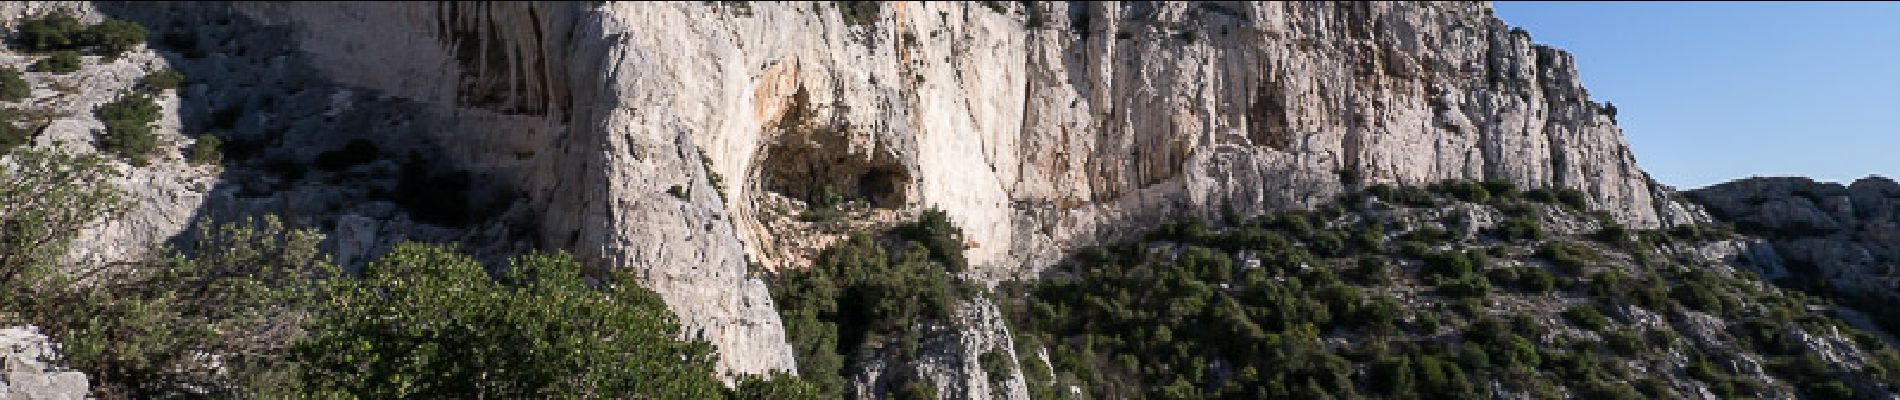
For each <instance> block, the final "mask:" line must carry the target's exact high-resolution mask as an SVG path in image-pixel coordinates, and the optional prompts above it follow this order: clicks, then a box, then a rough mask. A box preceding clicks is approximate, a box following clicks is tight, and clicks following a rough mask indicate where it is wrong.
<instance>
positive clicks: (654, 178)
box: [7, 2, 1700, 390]
mask: <svg viewBox="0 0 1900 400" xmlns="http://www.w3.org/2000/svg"><path fill="white" fill-rule="evenodd" d="M986 4H995V5H996V6H995V7H991V6H989V5H986ZM16 6H17V7H16ZM7 7H16V8H21V10H15V11H11V12H26V11H22V10H25V9H26V8H33V7H40V6H38V5H8V6H7ZM75 7H81V8H89V7H93V6H92V5H89V4H77V5H75ZM97 8H99V9H101V10H102V11H99V12H102V13H105V14H111V15H113V16H116V17H120V18H129V19H134V20H139V21H141V22H144V23H146V24H147V25H148V26H157V27H168V26H170V27H174V28H167V29H163V30H162V31H164V32H171V31H179V32H193V34H194V35H197V36H194V37H193V38H192V40H194V41H195V42H197V43H199V44H200V45H201V47H205V48H209V49H212V50H216V51H209V50H207V51H208V54H203V55H201V57H193V56H194V55H198V54H189V53H190V52H182V53H181V52H176V51H171V50H164V49H160V50H161V52H159V53H157V54H158V55H160V56H162V57H164V58H165V60H166V61H168V62H171V63H172V64H174V65H177V66H181V68H189V70H188V71H187V72H188V73H189V74H190V75H193V76H198V77H203V78H205V79H209V80H211V82H208V83H204V84H202V85H200V86H195V87H193V88H188V89H185V92H188V93H191V94H192V95H191V96H189V97H188V98H185V99H181V100H179V103H178V104H179V108H180V110H181V111H179V113H180V114H185V115H182V116H181V117H180V118H181V119H183V120H185V121H202V120H215V119H216V118H215V117H216V116H217V115H216V114H217V113H218V112H219V111H221V110H228V109H232V107H238V109H241V110H247V111H246V112H245V113H243V114H242V115H243V119H240V120H238V121H236V122H233V123H232V126H231V127H229V128H228V129H227V130H228V131H229V132H230V134H231V135H236V136H241V137H251V138H257V139H259V140H275V141H276V142H275V143H276V144H275V145H274V147H270V150H268V151H266V154H265V155H264V156H260V157H261V158H258V160H259V161H256V162H252V163H248V164H242V165H240V166H238V167H233V168H231V170H226V171H214V172H203V171H200V172H192V173H189V174H177V175H179V176H206V175H212V174H215V175H216V176H217V177H218V179H219V182H220V183H219V185H221V186H220V187H218V188H213V189H208V190H205V191H192V192H191V193H189V194H188V195H187V194H178V195H171V196H170V197H169V200H167V197H165V196H158V195H154V196H148V197H149V198H150V199H152V200H150V201H148V203H150V204H161V203H163V204H167V206H166V207H172V208H178V207H183V209H186V210H193V209H195V210H197V212H198V213H199V214H201V215H207V214H220V213H230V214H237V213H248V212H255V211H259V210H268V211H280V212H288V213H291V214H296V215H306V216H310V217H307V218H309V221H306V222H307V223H310V224H313V225H324V224H331V225H332V226H334V227H335V230H337V231H340V232H338V233H341V234H340V235H338V236H337V237H334V238H333V240H334V242H333V244H334V246H335V247H336V250H337V252H338V253H339V254H341V255H345V256H347V257H346V258H349V259H352V260H356V259H361V258H365V257H367V256H368V255H371V254H374V253H376V251H377V248H379V247H386V246H388V245H389V244H391V243H394V242H395V241H397V240H398V239H432V240H458V239H459V240H468V239H470V238H475V239H480V240H477V242H478V243H477V244H475V245H473V247H475V249H474V250H475V251H478V252H482V251H486V252H490V253H496V254H505V253H508V252H511V251H516V250H519V249H522V248H526V247H542V248H560V249H567V250H571V251H573V252H575V253H576V254H577V255H578V256H579V257H580V258H582V259H583V260H586V261H588V262H589V263H590V265H594V266H596V267H600V268H626V269H631V270H633V271H635V272H636V274H637V275H638V276H640V277H641V279H642V280H643V282H645V283H646V284H647V285H648V286H649V287H651V288H653V289H654V290H656V291H658V292H659V293H660V294H661V295H662V296H663V297H664V298H665V299H666V301H667V304H668V305H669V306H671V307H672V308H673V309H674V311H675V312H677V313H678V314H679V315H680V317H681V319H682V321H683V322H684V323H685V324H686V325H687V326H688V327H689V328H690V329H691V330H692V331H693V333H694V334H695V335H702V336H704V337H706V338H708V339H710V340H711V341H712V342H714V343H715V344H717V345H718V346H719V348H720V350H721V353H722V358H721V360H722V361H721V362H722V365H721V366H722V368H723V369H724V370H727V371H732V372H761V371H765V370H771V369H789V368H791V367H792V365H793V362H792V359H791V351H790V348H789V346H787V345H786V344H785V338H784V333H783V329H782V328H781V326H780V322H779V321H778V317H777V315H776V313H775V312H774V310H773V306H772V305H771V300H770V298H769V296H768V295H767V294H766V291H765V288H764V285H763V282H762V281H761V280H760V279H758V278H757V277H754V276H751V275H750V274H749V272H748V268H747V266H748V264H749V263H752V262H757V263H759V264H760V265H762V266H764V267H767V268H775V267H780V266H787V265H797V263H796V262H795V260H786V259H783V257H782V256H780V254H784V253H780V252H770V251H765V250H764V249H768V248H775V246H778V244H779V243H781V242H785V243H804V242H801V241H799V240H796V239H798V238H786V237H782V235H783V232H787V231H791V230H788V229H784V227H783V226H779V225H772V224H771V223H767V222H765V221H762V219H761V218H760V217H759V215H761V214H762V213H764V212H765V211H766V210H763V209H762V207H761V206H760V204H761V202H762V200H763V199H768V198H778V197H785V198H794V199H798V200H800V201H804V202H812V201H814V200H818V198H819V197H821V195H822V192H823V191H822V190H820V188H821V187H830V188H832V189H833V191H835V192H838V193H841V194H843V195H846V196H848V197H851V198H855V199H859V200H861V201H862V202H864V203H866V204H869V205H870V206H873V207H877V208H882V209H885V210H887V211H895V212H906V213H907V212H914V211H916V210H920V209H923V208H928V207H935V208H941V209H944V210H946V211H947V212H948V213H949V214H950V215H951V217H952V218H953V219H954V220H955V221H956V222H957V223H958V224H959V225H960V226H961V227H963V228H964V230H965V232H966V237H967V238H968V239H969V242H968V243H966V247H968V252H969V257H970V260H971V261H972V264H973V266H974V268H973V271H974V272H973V274H974V275H977V276H979V277H982V278H988V279H998V278H1006V277H1033V276H1034V274H1035V273H1036V272H1037V271H1039V270H1040V269H1041V268H1042V267H1044V266H1046V265H1048V264H1049V263H1052V262H1054V260H1056V259H1058V258H1059V257H1060V255H1061V254H1063V252H1065V251H1067V250H1068V249H1072V248H1074V247H1076V246H1081V245H1088V244H1094V243H1100V242H1104V241H1110V240H1117V239H1123V238H1127V237H1128V235H1131V234H1133V233H1135V232H1140V231H1143V230H1146V229H1148V228H1151V227H1153V226H1156V225H1158V224H1160V223H1162V222H1166V221H1170V220H1174V219H1179V218H1183V217H1188V216H1199V217H1204V218H1209V219H1218V217H1220V216H1221V215H1223V214H1226V211H1227V210H1232V211H1233V212H1234V213H1237V214H1241V215H1247V214H1253V213H1259V212H1265V211H1269V210H1273V209H1280V208H1295V207H1305V206H1310V205H1314V204H1317V203H1319V202H1322V201H1325V200H1327V199H1329V198H1330V197H1332V196H1334V195H1337V194H1339V193H1342V192H1344V191H1347V190H1352V189H1354V188H1356V187H1358V186H1360V185H1362V184H1370V183H1406V184H1417V183H1427V182H1434V181H1438V180H1443V179H1501V180H1509V181H1513V182H1517V183H1518V184H1520V185H1522V186H1529V187H1566V188H1574V189H1578V190H1582V191H1583V192H1585V193H1586V194H1588V195H1589V196H1590V198H1591V203H1592V206H1593V207H1595V208H1598V209H1601V210H1605V211H1607V212H1610V213H1612V214H1613V215H1614V216H1615V217H1616V218H1617V219H1619V220H1621V221H1622V222H1623V223H1625V224H1626V225H1631V226H1636V227H1655V226H1663V225H1669V224H1677V223H1685V222H1692V221H1696V220H1698V218H1700V217H1699V216H1698V214H1697V212H1696V211H1694V209H1693V207H1690V206H1683V205H1680V204H1677V203H1676V202H1674V201H1672V200H1670V199H1669V197H1668V196H1667V195H1666V193H1667V190H1664V189H1663V188H1660V187H1659V186H1657V185H1655V184H1653V183H1651V182H1650V181H1649V179H1648V178H1647V175H1646V174H1644V173H1643V172H1642V171H1641V169H1640V168H1638V167H1637V165H1636V163H1635V157H1634V155H1633V154H1631V152H1630V150H1629V147H1628V145H1627V144H1626V142H1625V141H1624V140H1623V138H1622V136H1621V131H1620V129H1619V128H1618V127H1617V126H1616V123H1615V118H1614V111H1613V110H1611V109H1610V108H1609V107H1606V106H1604V105H1600V104H1598V103H1596V102H1594V101H1592V100H1591V99H1590V98H1589V96H1588V93H1587V91H1586V90H1584V89H1583V88H1582V86H1581V85H1580V83H1579V81H1578V78H1577V75H1576V71H1575V64H1574V62H1573V60H1572V59H1571V57H1570V56H1569V55H1568V54H1567V53H1564V52H1562V51H1560V50H1556V49H1552V48H1549V47H1545V46H1540V45H1536V44H1534V43H1533V42H1532V40H1531V38H1530V37H1529V35H1528V34H1525V33H1523V32H1522V31H1516V30H1513V29H1512V28H1510V27H1509V26H1507V25H1506V24H1505V23H1504V22H1502V21H1499V20H1498V19H1496V18H1495V17H1494V16H1493V15H1492V13H1491V9H1490V7H1489V5H1488V4H1485V3H1330V2H1328V3H1322V2H1285V3H1282V2H1248V3H1229V2H1154V3H1149V2H1142V3H1092V2H1076V3H1061V2H1036V3H1031V4H1030V5H1027V6H1025V5H1024V4H1023V3H1010V2H994V3H985V2H963V3H948V2H892V3H886V4H883V5H881V6H878V7H876V8H875V9H874V10H865V11H864V12H853V13H851V15H850V16H849V17H847V15H846V13H844V12H841V10H839V9H838V8H837V6H836V5H835V4H834V3H823V2H821V3H775V2H746V3H744V5H743V6H740V5H732V4H720V3H718V2H710V3H709V2H675V3H636V2H611V3H604V4H601V3H594V2H571V3H561V2H543V3H446V2H444V3H369V2H360V3H356V2H324V3H303V2H294V3H293V2H284V3H230V4H225V3H100V4H99V5H98V6H97ZM9 10H11V8H9ZM89 12H90V11H89ZM88 15H95V14H88ZM95 16H96V15H95ZM231 20H235V21H231ZM180 21H186V22H180ZM180 24H182V25H180ZM178 26H182V27H178ZM218 27H226V28H218ZM200 33H202V34H200ZM241 49H243V50H244V51H240V50H241ZM258 49H269V51H263V50H258ZM267 87H268V88H281V89H270V91H266V90H262V89H257V88H267ZM246 90H250V91H253V92H256V93H265V94H264V95H257V96H250V97H239V96H234V95H232V94H231V93H242V92H244V91H246ZM277 92H282V93H284V95H283V96H277V95H270V94H269V93H277ZM240 106H241V107H240ZM82 119H83V118H82ZM193 125H194V124H193V123H187V122H180V125H179V128H177V129H178V130H179V131H180V132H176V133H175V134H181V135H182V136H190V135H194V134H196V133H198V132H185V131H188V130H191V129H192V126H193ZM182 136H181V137H182ZM351 139H365V140H372V141H375V142H376V143H378V144H379V146H382V147H383V148H384V149H386V151H385V153H398V152H397V151H392V150H391V149H400V150H402V151H410V152H412V153H413V154H420V156H419V158H420V159H421V160H422V161H420V162H422V163H425V164H429V165H431V166H432V168H436V169H442V170H446V171H453V172H454V173H455V174H456V176H461V177H463V179H465V180H466V181H467V183H468V186H469V189H468V195H467V196H466V197H467V198H465V199H460V200H461V201H462V205H463V206H467V207H469V208H470V210H472V211H470V212H468V213H466V214H468V215H469V216H470V218H471V219H472V221H468V223H467V224H448V225H454V226H444V224H443V223H438V222H431V221H428V218H425V217H426V215H424V214H426V213H428V212H429V211H428V210H423V209H420V208H419V207H417V206H414V205H408V204H398V203H402V202H400V201H395V202H392V201H384V200H378V199H376V197H375V196H372V195H370V194H365V193H374V189H375V188H378V187H388V188H390V189H391V190H399V189H400V188H397V187H394V186H397V185H396V184H395V183H399V182H404V181H401V180H397V179H396V178H393V176H396V175H401V174H402V172H401V171H404V169H403V168H406V167H405V166H404V165H407V164H400V163H399V162H398V161H397V160H393V159H392V160H384V161H378V162H375V163H370V164H366V165H365V166H361V167H353V168H352V169H349V170H346V171H338V172H321V173H318V172H313V174H315V175H313V176H314V177H317V178H321V179H304V180H301V181H299V182H295V183H286V180H284V179H281V178H277V177H272V176H270V175H269V174H262V173H256V172H257V171H260V170H262V169H264V168H265V167H266V166H267V164H268V163H267V162H266V161H265V158H269V157H277V158H282V159H291V160H309V159H312V158H314V157H316V156H318V154H317V153H319V152H322V151H324V150H326V149H333V148H338V147H340V146H341V145H342V144H343V143H344V142H346V141H348V140H351ZM194 174H195V175H194ZM444 176H446V175H444ZM714 176H719V177H723V179H720V180H719V181H718V185H719V187H717V188H715V187H714V185H715V183H714V179H712V178H713V177H714ZM332 178H334V179H332ZM326 179H328V180H331V181H334V182H338V183H323V182H314V181H323V180H326ZM423 181H428V180H426V179H425V180H423ZM411 183H414V182H411ZM412 186H413V185H412ZM675 187H678V188H680V190H679V191H678V192H679V193H682V194H683V195H674V194H670V193H669V192H670V191H672V190H671V189H673V188H675ZM168 193H170V192H168ZM194 203H199V204H201V205H195V206H194V205H191V204H194ZM181 204H182V205H185V206H179V205H181ZM174 214H175V213H169V212H157V211H152V212H145V213H143V214H138V215H141V217H136V218H144V219H145V220H152V221H158V222H157V223H153V224H147V225H150V226H146V225H138V226H129V227H125V228H123V229H121V231H125V232H137V233H138V234H139V235H143V236H140V237H147V236H150V237H164V236H167V235H170V234H173V233H176V232H180V231H182V230H183V229H184V227H183V224H184V223H185V222H187V220H188V219H189V218H184V217H183V216H178V215H174ZM125 241H127V242H129V241H131V239H125ZM118 245H119V246H125V245H127V244H123V243H121V244H118ZM965 361H967V360H965ZM972 387H973V386H972ZM1012 390H1013V389H1012Z"/></svg>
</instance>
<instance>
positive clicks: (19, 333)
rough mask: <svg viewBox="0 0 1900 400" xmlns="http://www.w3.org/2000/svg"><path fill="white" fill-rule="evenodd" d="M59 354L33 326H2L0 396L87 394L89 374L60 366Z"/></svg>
mask: <svg viewBox="0 0 1900 400" xmlns="http://www.w3.org/2000/svg"><path fill="white" fill-rule="evenodd" d="M56 356H57V354H56V353H55V352H54V346H53V344H52V342H50V341H48V340H47V339H46V336H44V335H41V334H40V333H39V331H38V330H37V329H34V328H33V327H30V326H28V327H9V328H4V329H0V399H8V400H13V399H19V400H68V399H71V400H78V399H84V398H86V394H87V392H86V388H87V384H86V374H83V373H78V372H72V371H67V370H64V369H62V368H60V367H58V366H57V365H55V364H54V363H55V362H57V361H58V360H56V359H55V357H56Z"/></svg>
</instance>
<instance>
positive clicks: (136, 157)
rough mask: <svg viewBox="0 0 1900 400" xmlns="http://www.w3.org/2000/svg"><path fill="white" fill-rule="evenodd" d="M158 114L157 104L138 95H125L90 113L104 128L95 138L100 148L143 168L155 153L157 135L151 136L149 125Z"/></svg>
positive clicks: (148, 97) (155, 119)
mask: <svg viewBox="0 0 1900 400" xmlns="http://www.w3.org/2000/svg"><path fill="white" fill-rule="evenodd" d="M159 111H160V109H159V107H158V103H156V102H153V101H152V98H151V96H146V95H145V94H142V93H127V94H124V95H121V96H119V98H118V99H117V100H113V101H112V102H110V103H106V104H105V105H102V106H99V109H98V110H97V111H95V112H94V114H95V115H96V116H98V118H99V122H103V123H105V125H106V130H105V133H104V135H103V136H101V137H100V138H99V146H100V148H102V149H104V150H105V151H109V152H112V153H114V154H118V155H119V157H123V158H125V159H126V160H127V161H130V162H131V163H132V164H133V165H145V161H146V159H147V158H149V157H150V156H151V155H152V153H153V152H154V151H157V150H158V136H157V135H155V134H153V133H152V123H153V122H157V121H158V118H159Z"/></svg>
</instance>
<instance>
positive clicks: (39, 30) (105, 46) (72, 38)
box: [17, 10, 146, 60]
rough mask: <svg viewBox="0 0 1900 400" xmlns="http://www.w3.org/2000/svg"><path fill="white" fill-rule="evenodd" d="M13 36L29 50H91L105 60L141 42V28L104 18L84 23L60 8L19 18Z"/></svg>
mask: <svg viewBox="0 0 1900 400" xmlns="http://www.w3.org/2000/svg"><path fill="white" fill-rule="evenodd" d="M17 36H18V37H19V38H20V40H19V41H18V45H19V47H20V48H21V49H22V50H26V51H32V52H51V51H75V50H88V49H89V50H92V51H94V52H95V54H98V55H101V56H105V58H106V59H107V60H112V59H117V58H118V57H119V56H120V55H122V54H124V53H125V52H127V51H131V50H132V49H133V48H136V47H138V45H141V44H144V43H145V36H146V32H145V27H144V26H140V25H139V24H137V23H133V22H131V21H126V20H121V19H111V18H108V19H106V20H104V21H101V22H100V23H98V24H94V25H85V24H83V23H81V22H79V19H78V18H77V17H74V16H73V15H72V14H71V13H69V12H66V11H64V10H60V11H55V12H52V13H48V14H45V15H40V16H37V17H32V18H27V19H25V20H22V21H20V26H19V31H18V32H17Z"/></svg>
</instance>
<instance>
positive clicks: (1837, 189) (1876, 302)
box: [1688, 176, 1900, 319]
mask: <svg viewBox="0 0 1900 400" xmlns="http://www.w3.org/2000/svg"><path fill="white" fill-rule="evenodd" d="M1688 196H1689V197H1690V198H1691V199H1694V200H1695V201H1696V202H1698V203H1700V204H1702V206H1704V207H1705V208H1707V209H1708V212H1709V214H1710V215H1712V216H1714V217H1715V218H1717V219H1720V220H1723V221H1727V222H1729V223H1732V224H1734V225H1735V228H1736V229H1737V230H1739V231H1741V232H1744V233H1749V234H1753V235H1756V236H1759V237H1762V238H1764V239H1765V240H1766V241H1767V243H1769V244H1771V245H1772V252H1771V253H1772V254H1769V255H1772V256H1773V258H1772V260H1773V262H1774V263H1775V264H1777V265H1778V266H1782V267H1785V268H1786V270H1787V272H1786V274H1787V276H1788V277H1790V278H1794V280H1795V282H1794V283H1797V284H1801V285H1804V286H1806V287H1813V288H1823V287H1824V288H1826V290H1828V291H1830V292H1832V293H1835V294H1838V295H1843V296H1846V297H1847V298H1846V300H1848V302H1849V303H1850V304H1856V305H1860V306H1863V307H1865V306H1874V307H1875V309H1873V310H1869V311H1873V312H1876V313H1877V314H1882V315H1885V313H1886V312H1887V311H1884V310H1886V309H1891V307H1889V306H1887V305H1891V304H1900V297H1896V295H1895V294H1894V293H1895V289H1896V288H1900V275H1896V273H1897V272H1896V271H1895V270H1894V267H1893V266H1894V265H1895V263H1896V262H1900V219H1897V218H1896V215H1900V212H1896V211H1900V209H1897V208H1896V206H1900V183H1895V182H1894V181H1893V180H1890V179H1887V178H1884V177H1878V176H1872V177H1866V178H1862V179H1860V180H1857V181H1854V182H1853V183H1852V184H1849V185H1841V184H1838V183H1829V182H1816V181H1814V180H1811V179H1807V178H1750V179H1743V180H1737V181H1733V182H1728V183H1722V184H1718V185H1713V186H1709V187H1706V188H1702V189H1696V190H1693V191H1690V192H1688ZM1771 278H1772V277H1771ZM1882 319H1884V318H1882Z"/></svg>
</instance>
